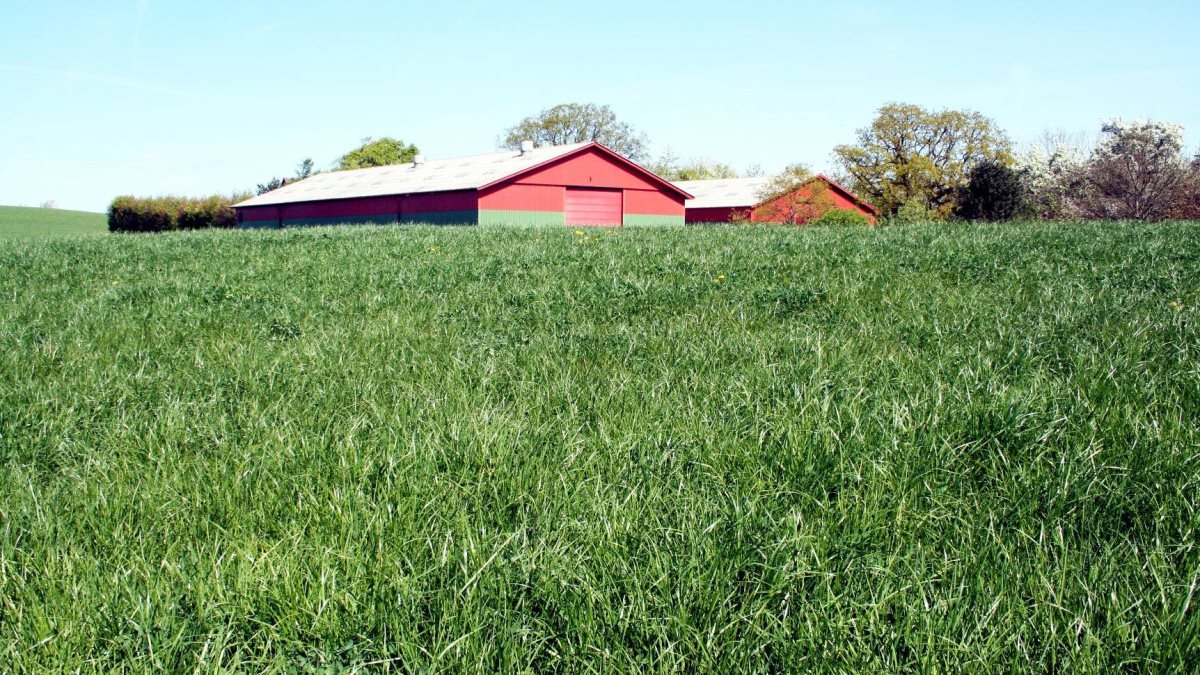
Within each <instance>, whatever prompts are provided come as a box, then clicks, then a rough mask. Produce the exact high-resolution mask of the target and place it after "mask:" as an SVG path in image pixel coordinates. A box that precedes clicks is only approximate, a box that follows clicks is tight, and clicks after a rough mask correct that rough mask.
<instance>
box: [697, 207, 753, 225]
mask: <svg viewBox="0 0 1200 675" xmlns="http://www.w3.org/2000/svg"><path fill="white" fill-rule="evenodd" d="M743 210H745V209H736V208H733V207H729V206H717V207H713V208H707V209H688V210H687V214H686V217H685V218H684V221H685V222H688V223H728V222H730V221H732V220H733V213H734V211H743Z"/></svg>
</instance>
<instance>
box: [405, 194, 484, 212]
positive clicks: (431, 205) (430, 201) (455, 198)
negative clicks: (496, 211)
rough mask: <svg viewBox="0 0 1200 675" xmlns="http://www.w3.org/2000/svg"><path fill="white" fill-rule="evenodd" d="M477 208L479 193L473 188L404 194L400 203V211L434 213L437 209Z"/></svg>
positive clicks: (472, 209)
mask: <svg viewBox="0 0 1200 675" xmlns="http://www.w3.org/2000/svg"><path fill="white" fill-rule="evenodd" d="M477 208H479V195H478V192H477V191H475V190H456V191H454V192H425V193H421V194H415V195H405V196H404V201H403V202H402V203H401V204H400V210H401V212H402V213H436V212H439V211H474V210H475V209H477Z"/></svg>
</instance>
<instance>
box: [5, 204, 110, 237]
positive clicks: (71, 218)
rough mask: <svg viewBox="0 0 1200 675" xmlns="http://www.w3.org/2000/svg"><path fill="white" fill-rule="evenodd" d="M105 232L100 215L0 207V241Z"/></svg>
mask: <svg viewBox="0 0 1200 675" xmlns="http://www.w3.org/2000/svg"><path fill="white" fill-rule="evenodd" d="M107 231H108V219H107V217H106V216H105V215H104V214H103V213H92V212H90V211H67V210H65V209H38V208H31V207H27V206H0V239H30V238H37V237H47V236H61V235H79V234H99V233H103V232H107Z"/></svg>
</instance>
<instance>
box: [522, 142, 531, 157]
mask: <svg viewBox="0 0 1200 675" xmlns="http://www.w3.org/2000/svg"><path fill="white" fill-rule="evenodd" d="M527 152H533V141H521V155H522V156H524V155H525V153H527Z"/></svg>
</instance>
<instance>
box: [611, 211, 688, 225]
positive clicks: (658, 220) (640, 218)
mask: <svg viewBox="0 0 1200 675" xmlns="http://www.w3.org/2000/svg"><path fill="white" fill-rule="evenodd" d="M625 225H626V226H627V227H662V226H664V225H683V215H682V214H680V215H678V216H662V215H655V214H642V213H626V214H625Z"/></svg>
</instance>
